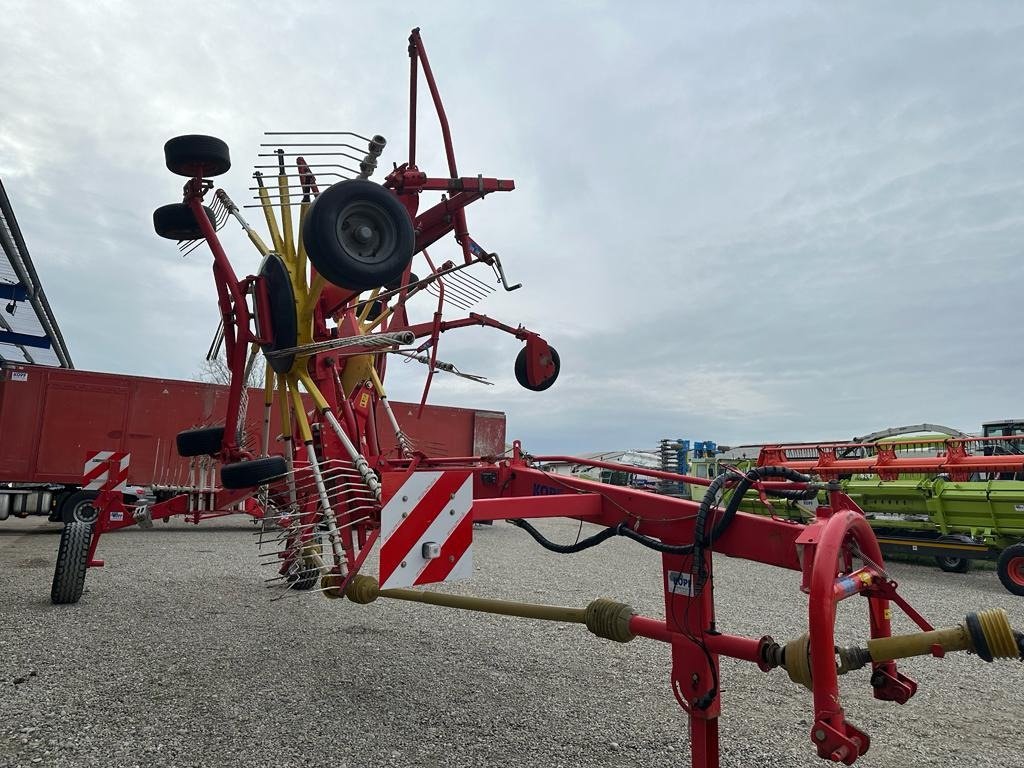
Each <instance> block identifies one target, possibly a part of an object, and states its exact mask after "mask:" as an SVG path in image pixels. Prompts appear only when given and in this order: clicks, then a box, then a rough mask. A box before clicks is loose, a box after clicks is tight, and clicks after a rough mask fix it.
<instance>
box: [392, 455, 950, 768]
mask: <svg viewBox="0 0 1024 768" xmlns="http://www.w3.org/2000/svg"><path fill="white" fill-rule="evenodd" d="M533 461H567V462H570V463H578V464H581V465H592V466H598V467H605V468H609V469H620V468H626V469H629V470H630V471H638V472H639V473H640V474H647V475H651V476H654V477H663V478H665V479H670V480H681V481H683V482H693V483H694V484H697V483H700V484H707V482H708V481H707V480H705V479H703V478H690V477H688V476H685V475H677V474H675V473H671V472H659V471H657V470H643V469H638V468H634V467H625V466H624V465H620V464H615V463H613V462H599V461H593V460H589V459H582V458H575V457H571V456H540V457H530V458H527V457H524V456H523V455H522V453H521V450H520V446H519V444H518V442H517V443H514V445H513V454H512V457H511V458H509V459H504V460H501V461H497V462H495V461H493V460H487V459H482V458H477V457H467V458H465V459H461V460H460V459H447V460H437V461H435V460H431V459H429V458H425V457H420V458H418V459H417V460H416V461H412V462H408V463H407V465H406V468H405V469H404V471H403V470H399V472H398V474H399V475H400V476H402V477H404V476H407V475H408V474H409V473H411V472H414V471H420V470H431V469H455V467H456V466H458V468H459V469H460V470H467V471H469V472H471V473H473V477H474V503H473V518H474V520H476V521H490V520H501V519H515V518H521V519H538V518H539V519H543V518H551V517H568V518H571V519H575V520H580V521H583V522H588V523H592V524H595V525H600V526H606V527H614V526H619V525H622V524H625V525H628V526H629V528H630V529H631V530H633V531H635V532H636V533H639V534H642V535H645V536H648V537H650V538H652V539H656V540H657V541H659V542H662V543H663V544H666V545H686V544H689V543H690V542H692V541H693V540H694V536H695V530H694V528H695V519H696V514H697V510H698V509H699V506H700V505H699V504H698V503H697V502H694V501H688V500H682V499H675V498H671V497H667V496H659V495H656V494H652V493H649V492H646V491H642V490H634V489H631V488H623V487H620V486H611V485H605V484H602V483H596V482H592V481H589V480H583V479H580V478H578V477H573V476H562V475H552V474H550V473H548V472H545V471H543V470H541V469H538V468H537V467H535V466H533V465H532V462H533ZM460 462H461V464H460ZM401 464H402V462H391V463H389V464H388V467H389V468H393V469H398V466H399V465H401ZM400 482H401V479H400V478H399V479H398V480H393V481H389V484H390V485H392V486H393V487H398V485H400ZM773 485H775V486H784V485H785V484H784V483H774V484H773ZM800 486H801V484H799V483H793V484H790V485H789V487H790V488H797V487H800ZM817 515H818V516H817V518H816V519H815V521H814V522H812V523H811V524H810V525H806V526H805V525H802V524H797V523H793V522H790V521H783V520H776V519H773V518H771V517H766V516H761V515H751V514H745V513H742V512H738V513H736V516H735V518H734V520H733V523H732V525H731V526H730V527H729V528H728V529H727V530H726V531H725V532H724V533H723V534H722V535H721V537H720V538H719V539H718V540H717V541H716V542H715V543H714V545H713V550H714V552H716V553H718V554H721V555H726V556H729V557H739V558H743V559H746V560H753V561H755V562H761V563H765V564H768V565H773V566H776V567H780V568H786V569H789V570H794V571H801V572H802V573H803V588H804V591H806V592H807V593H808V594H809V603H808V634H809V649H810V658H811V672H812V679H813V685H812V690H813V703H814V726H813V728H812V729H811V739H812V741H813V743H814V744H815V746H816V748H817V751H818V754H819V756H821V757H823V758H825V759H829V760H833V761H838V762H843V763H846V764H852V763H853V762H854V761H855V760H856V759H857V758H858V757H859V756H860V755H863V754H864V753H865V752H866V751H867V749H868V748H869V746H870V739H869V738H868V736H867V735H866V734H865V733H863V732H862V731H861V730H860V729H858V728H857V727H856V726H854V725H852V724H851V723H849V722H848V721H847V720H846V718H845V714H844V712H843V709H842V707H841V706H840V704H839V701H840V698H839V680H838V672H837V669H836V664H835V654H834V648H835V635H834V621H835V606H836V604H837V603H838V602H839V601H840V600H843V599H846V598H848V597H851V596H853V595H855V594H862V595H864V596H865V597H866V598H868V603H869V608H868V616H869V625H870V635H871V637H886V636H889V635H890V634H891V627H890V621H889V614H890V610H889V600H890V599H891V598H896V594H895V587H896V585H895V583H894V582H891V581H886V580H885V578H884V577H883V576H882V571H881V570H880V567H881V566H880V564H881V563H882V553H881V549H880V548H879V545H878V542H877V541H876V539H875V537H874V533H873V532H872V530H871V527H870V526H869V525H868V523H867V521H866V520H865V518H864V516H863V514H862V513H861V512H860V510H859V509H858V508H857V507H856V505H855V504H854V503H853V501H852V500H850V499H849V497H847V496H846V495H845V494H843V493H841V492H839V491H831V492H830V503H829V505H822V506H820V507H819V508H818V513H817ZM851 547H855V549H851ZM854 554H856V555H858V556H861V557H863V559H864V560H865V562H866V563H867V565H865V566H864V567H861V568H858V569H854V568H853V566H852V560H853V556H854ZM704 558H705V560H704V565H705V569H706V573H707V580H706V582H705V583H704V585H703V588H702V589H694V586H693V582H692V580H689V579H688V578H686V577H685V574H688V573H691V572H692V571H693V568H692V565H691V562H690V561H691V560H692V557H691V556H689V555H685V554H677V553H672V552H666V553H664V554H663V556H662V572H663V578H664V581H663V586H664V593H665V615H666V619H656V618H650V617H646V616H633V617H632V619H631V620H630V623H629V627H630V631H631V632H632V633H633V634H635V635H637V636H640V637H645V638H650V639H653V640H657V641H660V642H664V643H667V644H668V645H669V646H670V647H671V652H672V675H671V680H672V689H673V692H674V694H675V696H676V698H677V700H678V701H679V703H680V705H681V706H682V707H683V708H684V709H685V710H686V712H687V714H688V717H689V730H690V737H691V750H692V759H691V765H692V766H693V768H716V767H717V766H718V765H719V748H718V717H719V714H720V711H721V700H720V696H719V690H718V689H719V667H718V658H719V656H728V657H730V658H735V659H739V660H742V661H747V662H750V663H753V664H757V665H758V667H759V668H761V669H762V670H764V671H768V670H769V669H771V668H773V666H774V665H775V664H773V663H772V662H771V661H770V659H769V658H768V655H767V653H766V650H767V649H768V648H769V646H772V645H773V641H772V639H771V638H770V637H768V636H762V637H757V638H754V637H742V636H738V635H731V634H727V633H722V632H720V631H719V630H718V629H717V626H716V617H715V608H714V597H713V575H712V574H713V563H712V561H711V556H710V553H709V552H706V553H705V555H704ZM677 574H684V577H682V578H683V581H682V582H681V581H680V580H679V579H680V577H679V576H678V575H677ZM681 583H685V584H688V585H689V586H684V587H680V586H679V584H681ZM897 601H898V602H899V604H900V605H901V606H906V607H907V608H908V609H909V611H910V614H911V617H912V618H913V619H914V620H915V621H918V623H919V624H920V625H921V626H922V628H930V625H928V624H927V622H925V621H924V619H923V618H921V617H920V616H919V615H918V614H917V613H916V611H913V609H912V608H910V607H909V606H907V605H906V603H905V601H903V600H902V599H901V598H900V599H898V600H897ZM776 663H777V662H776ZM872 686H873V689H874V696H875V697H876V698H878V699H883V700H891V701H896V702H898V703H903V702H905V701H907V699H909V698H910V697H911V696H912V695H913V694H914V692H915V690H916V684H915V683H914V682H913V681H912V680H910V679H909V678H907V677H905V676H903V675H902V674H900V673H899V671H898V670H897V668H896V664H895V662H885V663H881V664H874V665H873V674H872Z"/></svg>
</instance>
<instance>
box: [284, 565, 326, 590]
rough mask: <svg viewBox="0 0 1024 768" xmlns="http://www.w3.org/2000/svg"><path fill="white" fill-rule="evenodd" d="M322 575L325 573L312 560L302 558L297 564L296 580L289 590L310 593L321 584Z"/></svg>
mask: <svg viewBox="0 0 1024 768" xmlns="http://www.w3.org/2000/svg"><path fill="white" fill-rule="evenodd" d="M322 575H323V572H322V571H321V570H320V568H319V566H317V565H316V563H314V562H313V561H312V559H311V558H307V557H300V558H299V561H298V562H297V563H296V564H295V571H294V576H295V580H294V581H292V582H291V584H290V586H289V588H290V589H295V590H298V591H301V592H308V591H309V590H311V589H312V588H313V587H315V586H316V585H317V584H319V583H320V577H321V576H322Z"/></svg>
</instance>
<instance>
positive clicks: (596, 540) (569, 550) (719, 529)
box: [509, 467, 817, 578]
mask: <svg viewBox="0 0 1024 768" xmlns="http://www.w3.org/2000/svg"><path fill="white" fill-rule="evenodd" d="M766 477H782V478H785V479H787V480H792V481H794V482H797V483H807V482H810V478H809V477H807V476H806V475H802V474H800V473H799V472H797V471H796V470H794V469H790V468H789V467H754V468H753V469H751V470H750V471H749V472H747V473H746V474H745V475H740V474H738V473H736V472H732V471H728V472H723V473H722V474H720V475H719V476H718V477H716V478H715V479H714V480H713V481H712V482H711V485H710V486H708V489H707V492H706V493H705V494H704V498H703V500H702V501H701V504H700V508H699V509H698V511H697V518H696V523H695V526H694V536H693V542H694V543H693V544H665V543H664V542H662V541H659V540H658V539H654V538H651V537H650V536H645V535H644V534H642V533H638V532H637V531H634V530H633V529H632V528H630V527H629V526H628V525H626V524H625V523H619V524H618V525H616V526H613V527H610V528H605V529H604V530H603V531H600V532H598V533H595V534H594V535H593V536H588V537H587V538H585V539H581V540H580V541H577V542H576V543H574V544H558V543H556V542H553V541H551V540H550V539H548V538H547V537H545V536H544V534H542V533H541V532H540V531H538V530H537V529H536V528H534V527H533V526H532V525H530V524H529V523H528V522H526V521H525V520H523V519H522V518H514V519H510V520H509V522H510V523H512V525H514V526H516V527H518V528H522V529H523V530H524V531H526V532H527V533H528V534H530V536H532V537H533V539H534V541H536V542H537V543H538V544H540V545H541V546H542V547H544V549H547V550H549V551H551V552H557V553H558V554H561V555H570V554H573V553H576V552H582V551H584V550H586V549H590V548H591V547H596V546H597V545H598V544H601V543H602V542H605V541H607V540H608V539H610V538H612V537H614V536H624V537H625V538H627V539H632V540H633V541H635V542H637V543H638V544H642V545H643V546H645V547H648V548H649V549H653V550H656V551H658V552H663V553H668V554H672V555H689V554H693V556H694V561H695V562H698V563H699V565H698V568H699V571H698V572H699V573H703V571H704V562H703V557H702V555H703V552H704V550H705V549H706V548H708V547H710V546H711V545H712V544H714V543H715V541H717V540H718V538H719V537H720V536H721V535H722V534H723V533H725V531H726V529H727V528H728V527H729V526H730V525H731V524H732V521H733V519H734V518H735V517H736V512H737V510H738V509H739V506H740V502H741V501H743V495H744V494H745V493H746V492H747V491H748V490H750V487H751V486H752V485H753V484H754V483H755V482H757V481H758V480H761V479H764V478H766ZM732 481H738V482H736V485H735V487H734V488H733V493H732V496H730V498H729V503H728V504H727V505H726V507H725V512H724V513H723V514H722V517H721V518H720V519H719V520H718V522H717V523H715V526H714V528H712V529H711V533H710V535H705V529H706V528H707V520H708V517H709V516H710V515H711V508H712V507H713V506H714V505H715V501H716V499H717V498H718V492H719V491H721V490H722V489H723V488H724V487H725V486H726V485H727V484H728V483H729V482H732ZM811 490H812V489H807V490H806V491H776V493H779V494H793V495H792V496H789V495H787V496H785V498H794V499H799V498H804V497H805V496H806V494H808V493H811ZM814 493H815V494H816V493H817V491H816V490H815V491H814ZM798 494H799V495H798ZM808 498H809V497H808ZM705 578H706V577H705Z"/></svg>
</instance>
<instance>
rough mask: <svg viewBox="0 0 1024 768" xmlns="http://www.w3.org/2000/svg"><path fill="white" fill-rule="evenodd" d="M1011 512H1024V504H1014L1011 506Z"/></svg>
mask: <svg viewBox="0 0 1024 768" xmlns="http://www.w3.org/2000/svg"><path fill="white" fill-rule="evenodd" d="M1013 511H1014V512H1024V504H1014V505H1013Z"/></svg>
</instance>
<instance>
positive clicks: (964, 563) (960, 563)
mask: <svg viewBox="0 0 1024 768" xmlns="http://www.w3.org/2000/svg"><path fill="white" fill-rule="evenodd" d="M939 541H943V542H951V543H956V542H961V543H964V544H968V543H969V544H975V543H976V542H975V541H974V540H973V539H971V538H970V537H969V536H940V537H939ZM935 564H936V565H937V566H939V570H940V571H945V572H946V573H967V572H968V571H969V570H971V559H970V558H969V557H942V556H941V555H936V556H935Z"/></svg>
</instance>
